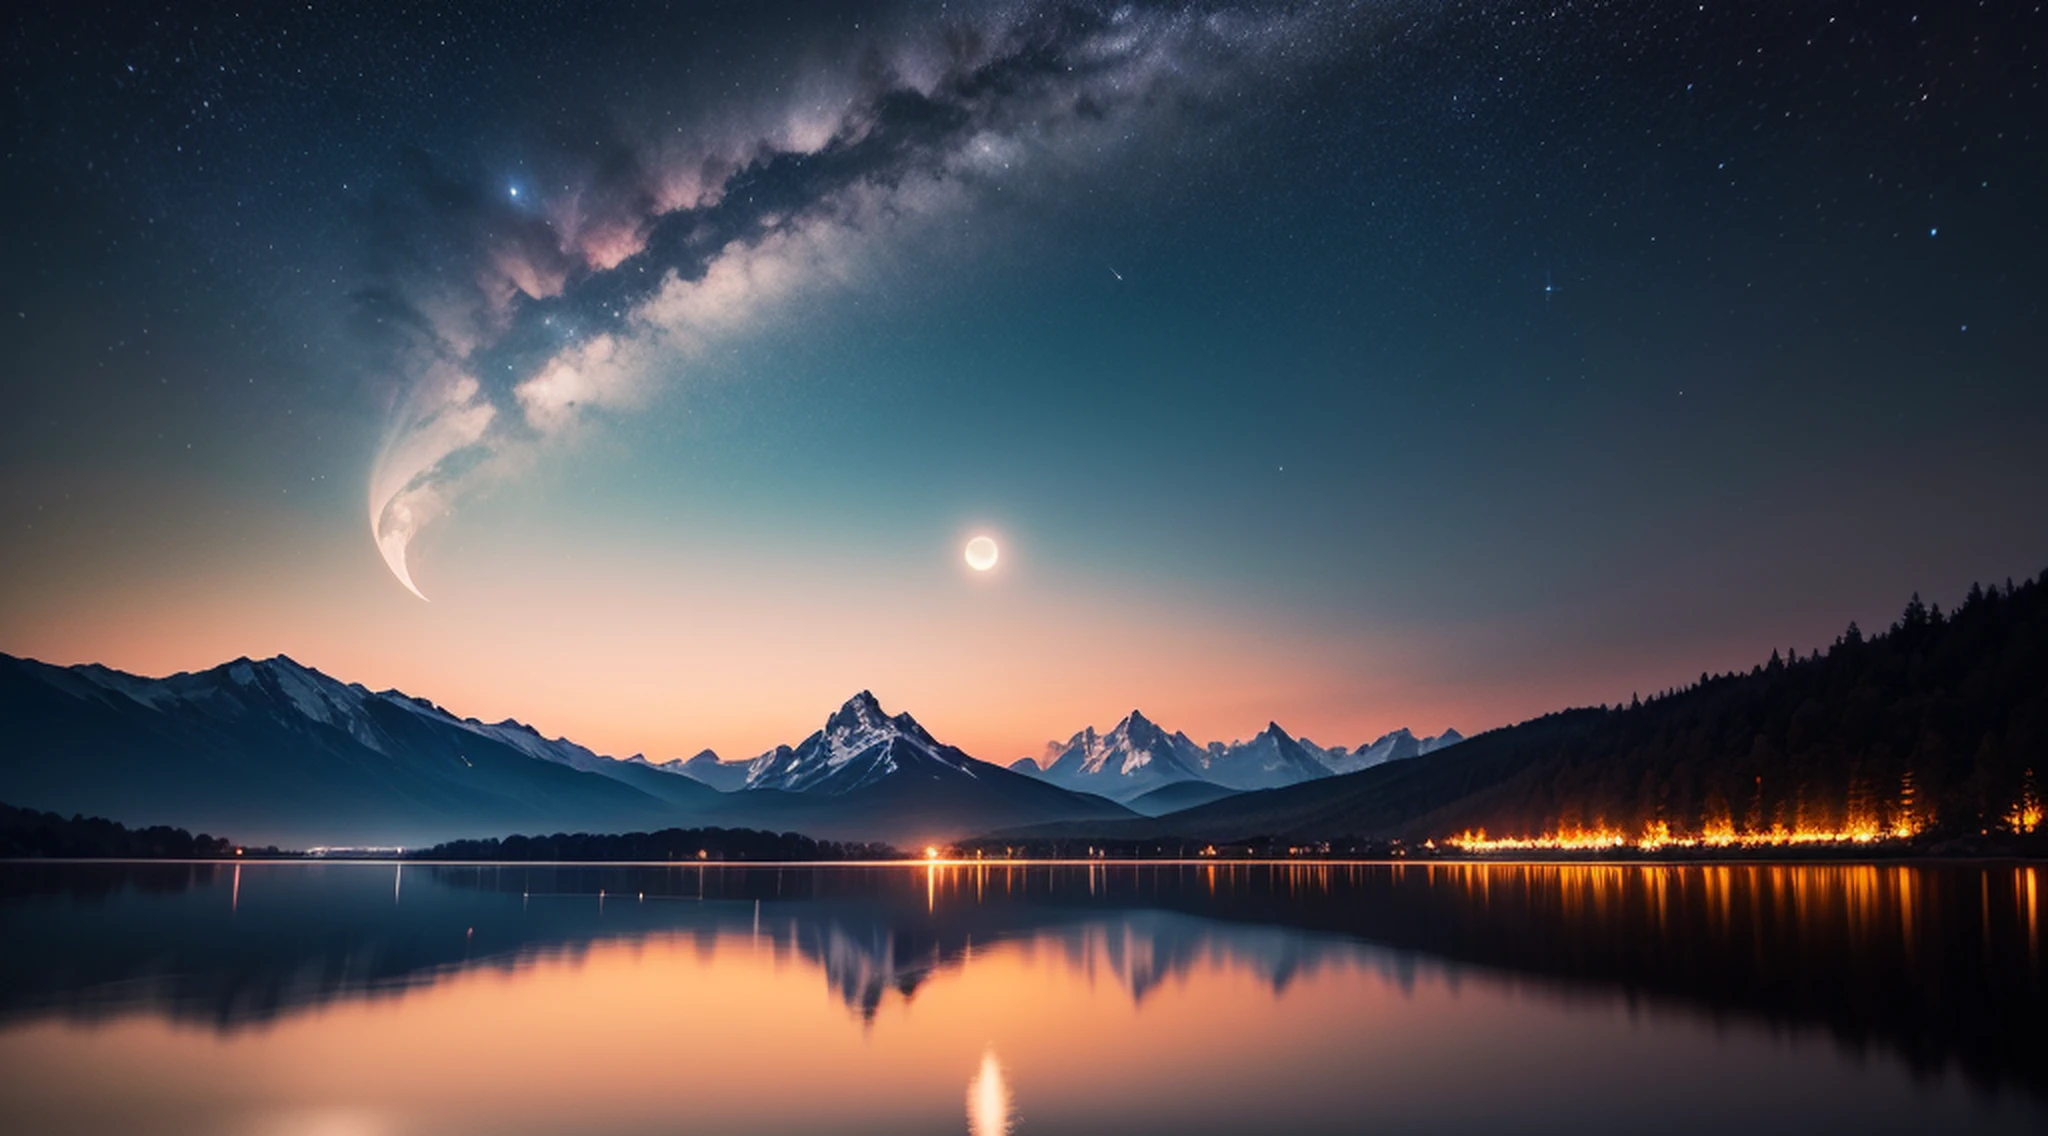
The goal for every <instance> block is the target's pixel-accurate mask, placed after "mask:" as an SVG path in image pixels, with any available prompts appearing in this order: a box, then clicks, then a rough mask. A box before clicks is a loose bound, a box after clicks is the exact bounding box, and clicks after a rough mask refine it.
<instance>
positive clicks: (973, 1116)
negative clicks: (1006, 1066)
mask: <svg viewBox="0 0 2048 1136" xmlns="http://www.w3.org/2000/svg"><path fill="white" fill-rule="evenodd" d="M1009 1131H1010V1086H1009V1083H1008V1082H1007V1081H1006V1080H1004V1078H1003V1063H1002V1062H1000V1061H998V1060H996V1051H995V1049H994V1048H993V1047H990V1048H989V1049H986V1050H984V1051H983V1052H982V1055H981V1068H980V1069H979V1070H977V1071H976V1072H975V1074H974V1077H973V1079H971V1080H969V1081H968V1082H967V1132H968V1136H1009Z"/></svg>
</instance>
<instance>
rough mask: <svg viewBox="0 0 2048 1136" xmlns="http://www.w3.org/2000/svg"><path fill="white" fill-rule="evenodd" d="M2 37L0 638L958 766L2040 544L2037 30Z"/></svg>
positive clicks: (1819, 20) (1162, 23)
mask: <svg viewBox="0 0 2048 1136" xmlns="http://www.w3.org/2000/svg"><path fill="white" fill-rule="evenodd" d="M5 19H6V21H7V22H8V25H9V27H8V37H7V44H6V48H5V50H6V62H7V76H8V79H7V83H8V95H9V97H8V100H7V103H6V116H7V121H6V124H5V125H6V130H5V162H6V175H5V179H4V186H0V193H4V194H5V202H4V208H0V234H4V235H0V241H4V250H5V258H6V259H5V265H6V268H7V271H6V272H5V273H4V274H0V288H4V290H5V296H4V302H0V316H4V319H0V328H4V339H0V360H4V367H5V370H4V372H0V382H4V388H0V389H4V393H5V406H6V411H5V414H4V415H0V487H4V494H0V526H4V531H5V533H6V536H5V538H4V541H0V650H4V651H7V652H9V653H13V654H18V655H30V656H35V657H38V658H42V659H46V660H49V661H52V662H60V663H72V662H82V661H98V662H104V663H107V664H109V665H113V666H117V667H122V668H124V669H129V670H135V671H139V672H142V673H147V674H161V673H168V672H170V671H174V670H181V669H193V668H199V667H205V666H211V665H213V664H216V663H218V662H221V661H223V660H225V659H228V658H232V657H234V656H236V655H241V654H248V655H255V656H261V655H269V654H274V653H279V652H283V653H288V654H290V655H292V656H293V657H295V658H297V659H299V660H300V661H302V662H305V663H308V664H310V665H314V666H318V667H320V668H321V669H323V670H326V671H328V672H329V673H331V674H335V675H337V676H339V677H342V678H346V679H350V680H355V681H361V682H364V683H366V684H369V685H371V686H373V687H378V688H382V687H385V686H398V687H400V688H402V689H404V690H407V691H408V692H411V693H415V694H419V695H423V696H426V697H429V698H432V699H434V700H435V701H437V702H440V703H442V704H444V705H447V706H448V707H449V708H450V709H453V710H455V711H457V712H458V713H463V714H474V715H480V716H483V717H487V718H491V719H496V718H499V717H503V716H507V715H512V716H517V717H519V718H521V719H522V720H527V721H531V722H534V723H535V724H536V725H538V726H539V727H540V728H541V729H543V730H544V731H546V732H548V733H549V734H550V735H553V734H557V733H566V734H568V735H569V736H571V737H573V738H575V739H577V740H579V741H582V742H584V743H585V744H588V745H591V746H593V747H595V748H598V749H600V750H603V751H606V752H613V753H618V754H621V755H623V754H627V753H632V752H641V751H644V752H646V753H647V754H648V755H649V756H652V757H656V758H666V757H672V756H677V755H686V754H688V753H691V752H694V751H695V750H696V749H698V748H699V747H701V746H706V745H709V746H715V747H717V748H718V750H719V751H720V752H721V753H723V754H725V755H726V756H728V757H741V756H750V755H752V754H754V753H757V752H759V751H760V750H762V749H765V748H767V747H769V746H771V745H773V744H775V743H777V742H793V741H795V740H797V739H798V738H800V737H801V736H802V735H803V734H804V733H807V732H808V731H809V730H810V729H812V728H814V727H815V725H816V723H817V722H818V721H820V720H822V716H823V715H824V714H825V713H826V712H827V711H828V710H829V709H831V708H832V707H833V706H836V705H837V704H838V703H839V701H841V700H842V699H844V698H845V697H846V696H847V695H849V694H851V693H852V692H853V691H855V690H858V689H861V688H863V687H867V688H872V689H873V690H874V691H875V692H876V693H877V694H878V695H880V696H881V698H882V700H883V702H884V704H885V705H887V706H888V708H889V709H891V710H892V711H893V710H899V709H908V710H910V711H912V712H913V713H915V714H917V715H918V717H919V718H920V720H922V721H924V722H925V723H926V724H927V725H928V726H930V727H931V728H932V729H933V730H934V732H936V733H937V734H938V735H939V736H941V737H942V738H945V739H947V740H949V741H953V742H956V743H958V744H960V745H962V746H964V747H965V748H966V749H968V750H969V751H970V752H972V753H975V754H976V755H977V756H981V757H985V758H989V759H992V760H1004V761H1007V760H1009V759H1011V758H1013V757H1016V756H1018V755H1021V754H1025V753H1035V752H1036V751H1037V750H1038V748H1039V747H1040V745H1041V744H1042V743H1043V742H1044V741H1045V740H1046V739H1047V738H1050V737H1054V736H1059V737H1064V736H1066V735H1067V734H1069V733H1071V732H1072V731H1073V730H1075V729H1077V728H1079V727H1080V726H1082V725H1085V724H1090V723H1092V724H1095V725H1097V726H1107V725H1109V724H1111V723H1112V722H1113V721H1114V720H1115V719H1116V718H1117V717H1119V716H1120V715H1121V714H1122V713H1124V712H1125V711H1127V710H1129V709H1131V708H1132V707H1133V706H1137V707H1142V708H1143V709H1144V710H1145V711H1146V713H1147V714H1148V715H1150V716H1151V717H1153V718H1155V719H1156V720H1158V721H1161V722H1163V723H1164V724H1165V725H1167V726H1168V727H1169V728H1178V729H1183V730H1186V731H1187V732H1188V733H1190V734H1191V735H1193V736H1195V737H1196V738H1198V739H1201V740H1207V739H1210V738H1221V739H1229V738H1232V737H1242V736H1249V735H1250V734H1251V733H1253V732H1255V731H1256V730H1258V729H1259V728H1261V727H1262V726H1264V725H1265V723H1266V721H1267V720H1268V719H1277V720H1279V721H1280V722H1281V723H1282V724H1283V725H1285V726H1286V727H1287V728H1289V729H1290V730H1292V731H1293V732H1295V733H1297V734H1306V735H1308V736H1309V737H1311V738H1313V739H1315V740H1316V741H1318V742H1320V743H1323V744H1325V745H1335V744H1348V745H1356V744H1359V743H1361V742H1364V741H1368V740H1370V739H1371V738H1372V737H1374V736H1376V735H1377V734H1378V733H1380V732H1383V731H1384V730H1387V729H1390V728H1393V727H1395V726H1401V725H1409V726H1413V727H1415V728H1416V729H1417V730H1418V731H1422V730H1427V731H1428V732H1432V733H1433V732H1436V731H1437V730H1440V729H1442V728H1443V727H1444V726H1446V725H1452V726H1456V727H1457V728H1459V729H1460V730H1463V731H1465V732H1467V733H1470V732H1473V731H1475V730H1478V729H1483V728H1486V727H1490V726H1495V725H1500V724H1503V723H1506V722H1511V721H1515V720H1519V719H1521V718H1524V717H1528V716H1530V715H1533V714H1536V713H1540V712H1543V711H1546V710H1550V709H1554V708H1557V707H1560V706H1563V705H1568V704H1587V703H1599V702H1603V701H1613V700H1615V699H1617V698H1620V699H1626V698H1627V697H1628V696H1629V695H1630V694H1631V693H1632V692H1635V691H1641V692H1643V693H1644V694H1646V695H1647V694H1648V693H1650V692H1651V691H1653V690H1656V689H1659V688H1662V687H1665V686H1671V685H1677V684H1682V683H1685V682H1689V681H1691V680H1693V679H1694V678H1696V677H1697V676H1698V674H1699V673H1700V672H1701V671H1703V670H1722V669H1727V668H1731V667H1737V666H1743V667H1746V666H1747V665H1749V664H1750V663H1752V662H1754V661H1756V660H1757V659H1759V658H1761V657H1762V656H1764V655H1766V654H1768V653H1769V651H1770V650H1771V649H1772V648H1774V647H1776V648H1781V649H1782V648H1786V647H1796V648H1798V649H1800V650H1801V651H1802V652H1804V651H1805V650H1809V649H1811V648H1812V647H1814V646H1816V645H1821V644H1825V643H1827V642H1829V641H1831V640H1832V639H1833V637H1834V636H1835V635H1837V634H1838V633H1840V631H1841V630H1842V628H1843V627H1844V625H1846V624H1847V623H1848V622H1849V621H1850V620H1852V619H1853V620H1857V621H1860V622H1861V623H1862V625H1863V626H1864V627H1865V628H1866V629H1870V628H1873V627H1876V626H1881V625H1884V624H1887V623H1889V622H1890V621H1891V619H1892V618H1894V617H1895V615H1896V613H1897V611H1898V609H1899V608H1900V607H1901V606H1902V604H1903V601H1904V599H1905V597H1906V595H1907V594H1908V593H1910V592H1913V591H1915V590H1918V591H1920V592H1921V593H1922V594H1923V595H1924V596H1926V597H1927V598H1928V599H1930V600H1933V601H1937V602H1940V603H1942V604H1943V606H1949V605H1951V604H1952V603H1953V602H1954V601H1955V600H1956V599H1958V598H1960V596H1961V594H1962V592H1963V591H1964V590H1965V589H1966V588H1967V586H1968V585H1969V583H1970V582H1971V581H1972V580H1987V581H1989V580H2000V581H2002V580H2004V579H2005V578H2006V577H2008V576H2011V577H2023V576H2028V575H2032V574H2034V573H2035V572H2037V571H2039V570H2041V569H2042V568H2044V567H2048V320H2044V312H2043V307H2044V299H2048V92H2044V90H2043V85H2042V84H2043V80H2044V73H2043V63H2044V54H2048V13H2044V11H2043V7H2042V5H2039V4H2033V3H2015V2H1987V3H1961V2H1943V3H1923V4H1919V5H1907V4H1886V3H1823V2H1814V3H1797V4H1782V3H1780V4H1767V3H1756V4H1727V3H1716V2H1709V3H1705V4H1692V3H1688V4H1672V3H1651V2H1640V3H1570V2H1565V3H1554V4H1544V5H1520V4H1513V3H1402V2H1390V3H1366V4H1357V5H1342V4H1304V5H1261V6H1233V5H1229V4H1204V5H1137V6H1133V7H1099V6H1094V5H1077V6H1068V7H1052V6H1042V5H1034V4H1013V5H995V6H977V5H962V4H951V5H916V6H901V5H886V6H867V5H853V4H845V3H820V4H811V5H795V6H791V5H781V6H776V5H767V4H691V5H680V6H677V7H675V8H668V7H664V6H659V5H646V4H623V3H611V4H604V5H590V4H518V3H509V2H507V3H492V4H479V5H476V6H475V7H474V9H473V10H468V11H464V10H460V9H456V8H438V7H433V6H406V8H405V9H403V10H392V11H385V10H382V9H380V8H378V7H375V6H370V5H347V4H329V3H320V4H300V5H296V6H285V5H242V6H239V7H237V6H232V5H210V4H180V5H177V6H175V7H174V8H173V7H170V6H165V7H163V8H161V9H157V10H150V11H144V12H129V11H122V10H111V11H94V10H89V6H87V5H56V4H48V5H40V4H39V5H23V6H20V10H17V11H14V12H13V13H12V14H10V15H8V16H7V17H5ZM983 533H985V534H988V535H992V536H994V537H995V538H996V539H997V540H998V541H999V543H1000V545H1001V548H1002V559H1001V561H1000V563H999V564H998V566H997V568H996V569H995V570H994V571H991V572H988V573H985V574H976V573H972V572H970V571H968V569H967V568H966V566H965V565H964V564H963V563H962V559H961V549H962V547H963V545H964V544H965V543H966V541H967V539H968V538H969V537H970V536H973V535H976V534H983ZM408 579H409V583H408ZM413 587H416V588H417V590H418V592H419V593H422V594H423V595H424V596H425V597H427V601H426V602H423V601H422V599H421V598H420V596H418V595H415V594H414V592H413V590H411V588H413Z"/></svg>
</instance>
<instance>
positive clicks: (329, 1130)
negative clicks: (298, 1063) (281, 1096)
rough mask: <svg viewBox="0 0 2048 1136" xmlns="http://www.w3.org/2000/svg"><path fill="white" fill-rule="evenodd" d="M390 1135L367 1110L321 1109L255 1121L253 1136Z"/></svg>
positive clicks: (385, 1124) (384, 1123) (383, 1125)
mask: <svg viewBox="0 0 2048 1136" xmlns="http://www.w3.org/2000/svg"><path fill="white" fill-rule="evenodd" d="M390 1131H391V1126H390V1125H389V1124H387V1123H386V1122H385V1120H384V1118H383V1117H381V1116H379V1115H378V1114H377V1113H375V1112H371V1111H369V1110H367V1109H351V1108H323V1109H313V1110H308V1111H294V1112H288V1113H282V1114H279V1115H275V1116H268V1117H265V1118H263V1119H262V1120H261V1121H259V1122H258V1123H257V1124H256V1126H255V1128H254V1130H253V1132H254V1136H386V1134H387V1133H389V1132H390Z"/></svg>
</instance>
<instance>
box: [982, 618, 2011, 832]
mask: <svg viewBox="0 0 2048 1136" xmlns="http://www.w3.org/2000/svg"><path fill="white" fill-rule="evenodd" d="M2044 772H2048V583H2044V580H2043V579H2036V580H2030V581H2028V582H2027V583H2025V584H2021V585H2018V586H2015V585H2013V584H2012V583H2010V582H2007V583H2006V584H2005V585H2004V586H2003V587H1996V588H1985V587H1981V586H1980V587H1972V588H1971V589H1970V592H1969V597H1968V599H1966V600H1965V601H1964V603H1963V604H1962V605H1961V607H1960V608H1958V609H1957V610H1956V611H1955V612H1953V613H1944V612H1942V611H1941V609H1940V608H1939V607H1934V606H1929V605H1927V604H1923V603H1922V602H1921V601H1920V599H1919V597H1918V596H1915V597H1914V598H1913V600H1912V601H1911V602H1910V603H1908V604H1907V605H1906V609H1905V611H1904V613H1903V614H1901V615H1900V617H1899V619H1898V622H1897V623H1895V624H1894V625H1893V626H1892V627H1891V628H1889V629H1888V630H1886V631H1884V632H1883V633H1881V634H1878V635H1875V636H1869V637H1866V636H1865V635H1864V634H1863V632H1862V630H1861V629H1859V628H1858V627H1856V626H1855V625H1854V624H1851V625H1850V626H1849V627H1848V629H1847V630H1846V631H1845V632H1843V634H1842V635H1841V637H1840V638H1838V639H1837V640H1836V641H1835V642H1834V643H1833V644H1832V645H1831V646H1829V647H1827V648H1825V649H1816V650H1814V651H1811V652H1809V653H1806V654H1803V655H1802V654H1800V653H1799V652H1797V651H1790V652H1782V653H1781V652H1773V653H1772V655H1771V657H1770V659H1769V660H1768V661H1766V662H1763V663H1759V664H1757V665H1756V666H1755V667H1753V668H1751V669H1750V670H1748V671H1744V672H1735V673H1729V674H1722V675H1709V674H1702V675H1701V676H1700V679H1699V681H1698V682H1697V683H1694V684H1692V685H1690V686H1687V687H1685V688H1684V689H1681V690H1671V691H1665V692H1662V693H1660V694H1658V695H1656V696H1653V697H1651V698H1649V699H1647V700H1644V699H1640V698H1636V697H1631V698H1630V699H1629V700H1628V703H1627V704H1626V705H1619V706H1612V707H1609V706H1601V707H1590V708H1585V709H1577V710H1563V711H1559V712H1557V713H1553V714H1546V715H1544V716H1543V717H1541V718H1535V719H1531V720H1530V721H1527V722H1523V723H1521V724H1519V725H1514V726H1506V727H1503V728H1501V729H1498V730H1490V731H1488V732H1486V733H1484V734H1480V735H1479V736H1477V737H1474V738H1472V739H1470V740H1468V741H1465V742H1461V743H1460V744H1458V745H1455V746H1452V747H1451V748H1449V749H1446V750H1442V751H1439V752H1437V753H1433V754H1429V755H1428V756H1425V757H1418V758H1413V759H1410V760H1407V761H1393V762H1388V763H1386V764H1384V765H1378V766H1374V767H1373V768H1370V769H1366V770H1362V771H1360V772H1358V773H1351V774H1346V775H1344V776H1341V777H1331V778H1326V779H1322V780H1316V781H1308V782H1303V783H1302V784H1299V785H1290V786H1287V787H1285V788H1280V789H1267V790H1262V791H1259V792H1251V793H1240V794H1237V795H1235V796H1232V797H1227V798H1225V799H1223V800H1220V801H1215V802H1212V803H1210V804H1206V805H1199V806H1196V807H1195V808H1191V809H1186V810H1183V811H1181V812H1176V813H1168V814H1167V815H1165V816H1162V817H1157V818H1147V819H1142V820H1132V821H1123V822H1118V823H1085V824H1084V823H1068V824H1058V825H1038V826H1033V827H1031V828H1027V829H1015V830H1009V831H1005V832H998V833H992V834H990V835H989V836H986V837H983V838H981V839H980V840H978V841H975V842H973V843H972V844H970V845H969V846H968V847H970V848H971V849H974V850H979V851H982V852H983V853H984V854H993V853H996V852H1001V851H1014V850H1015V849H1017V848H1019V847H1023V848H1038V847H1040V846H1043V845H1045V844H1047V843H1048V842H1050V844H1051V845H1052V846H1055V847H1058V848H1060V849H1062V850H1063V851H1064V852H1066V853H1067V854H1087V853H1085V850H1086V849H1088V848H1090V847H1095V848H1102V847H1104V846H1108V847H1110V848H1112V849H1113V850H1122V849H1126V848H1130V849H1137V848H1164V847H1166V846H1168V845H1171V846H1173V847H1175V848H1181V847H1186V846H1189V845H1200V846H1204V847H1206V846H1207V845H1211V844H1213V845H1215V846H1216V847H1217V850H1218V854H1219V855H1232V854H1235V855H1242V854H1244V853H1245V851H1246V850H1248V849H1269V850H1270V849H1275V848H1279V849H1288V848H1296V847H1302V846H1314V847H1316V848H1317V850H1318V851H1320V846H1321V845H1322V844H1323V843H1325V842H1328V843H1329V844H1330V845H1331V846H1332V848H1333V849H1335V848H1338V847H1346V848H1360V849H1362V848H1365V847H1369V846H1373V845H1379V844H1384V845H1386V846H1387V847H1392V842H1396V841H1398V842H1402V843H1403V844H1404V845H1412V844H1419V843H1422V842H1424V841H1425V840H1431V839H1434V840H1437V841H1442V840H1444V839H1445V838H1447V837H1454V836H1458V835H1460V834H1463V833H1467V832H1473V831H1477V830H1484V831H1485V832H1486V833H1487V834H1488V835H1489V836H1492V837H1539V836H1546V835H1550V834H1560V835H1575V834H1584V833H1589V832H1590V833H1613V834H1619V836H1620V837H1621V838H1623V839H1625V840H1627V841H1628V842H1630V843H1631V844H1634V843H1636V842H1638V841H1642V842H1646V843H1655V842H1656V840H1657V839H1658V838H1660V837H1662V838H1668V839H1673V840H1685V839H1699V840H1702V841H1704V842H1708V843H1712V842H1713V841H1714V840H1715V839H1716V838H1724V839H1725V840H1727V841H1730V842H1734V841H1743V840H1747V839H1749V838H1757V840H1758V841H1760V842H1769V841H1773V840H1789V839H1790V838H1791V837H1792V836H1793V835H1794V834H1804V835H1807V836H1810V837H1813V838H1824V837H1827V836H1841V835H1844V834H1861V835H1868V836H1883V837H1888V838H1893V839H1896V838H1899V837H1902V836H1907V837H1910V838H1911V839H1912V840H1913V841H1914V846H1915V847H1917V848H1920V849H1924V850H1930V851H1944V850H1948V851H1959V852H1966V851H2006V852H2020V853H2026V854H2036V853H2039V852H2040V851H2042V850H2043V845H2044V844H2048V826H2043V825H2042V823H2041V821H2042V816H2041V784H2040V777H2041V775H2042V774H2043V773H2044ZM1720 846H1723V847H1725V846H1726V844H1722V845H1720Z"/></svg>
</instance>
